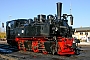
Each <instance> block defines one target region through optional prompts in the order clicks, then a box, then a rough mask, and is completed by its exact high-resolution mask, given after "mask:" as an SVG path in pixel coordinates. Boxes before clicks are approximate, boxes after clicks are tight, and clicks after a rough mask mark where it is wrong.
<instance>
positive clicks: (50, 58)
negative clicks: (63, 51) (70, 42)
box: [0, 41, 90, 60]
mask: <svg viewBox="0 0 90 60" xmlns="http://www.w3.org/2000/svg"><path fill="white" fill-rule="evenodd" d="M79 47H80V49H81V50H83V51H81V52H80V55H72V56H70V57H67V56H60V55H52V54H47V55H45V54H42V53H33V52H23V51H10V50H9V49H12V50H13V47H10V46H9V45H8V44H7V43H6V41H0V49H1V48H5V49H7V52H10V53H7V54H6V53H2V52H5V50H3V51H2V49H1V50H0V53H1V54H0V60H90V57H89V56H90V44H79Z"/></svg>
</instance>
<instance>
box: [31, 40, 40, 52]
mask: <svg viewBox="0 0 90 60" xmlns="http://www.w3.org/2000/svg"><path fill="white" fill-rule="evenodd" d="M32 50H33V51H34V52H39V50H38V41H32Z"/></svg>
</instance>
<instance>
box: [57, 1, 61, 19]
mask: <svg viewBox="0 0 90 60" xmlns="http://www.w3.org/2000/svg"><path fill="white" fill-rule="evenodd" d="M56 4H57V19H58V20H61V13H62V3H61V2H58V3H56Z"/></svg>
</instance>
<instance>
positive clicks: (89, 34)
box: [73, 27, 90, 42]
mask: <svg viewBox="0 0 90 60" xmlns="http://www.w3.org/2000/svg"><path fill="white" fill-rule="evenodd" d="M73 37H75V38H77V39H80V40H81V41H87V42H90V27H79V28H75V32H74V35H73Z"/></svg>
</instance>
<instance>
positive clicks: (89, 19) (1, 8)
mask: <svg viewBox="0 0 90 60" xmlns="http://www.w3.org/2000/svg"><path fill="white" fill-rule="evenodd" d="M57 2H62V4H63V6H62V14H64V13H67V14H70V2H71V8H72V11H71V13H72V15H73V16H74V25H73V27H74V28H76V27H81V26H82V27H90V3H89V2H90V0H0V27H1V23H2V22H3V23H5V24H6V21H9V20H12V19H19V18H27V19H29V18H32V19H33V17H36V16H37V15H38V14H46V15H49V14H53V15H55V14H56V13H57V10H56V3H57ZM68 21H69V22H70V20H68ZM69 24H70V23H69Z"/></svg>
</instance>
